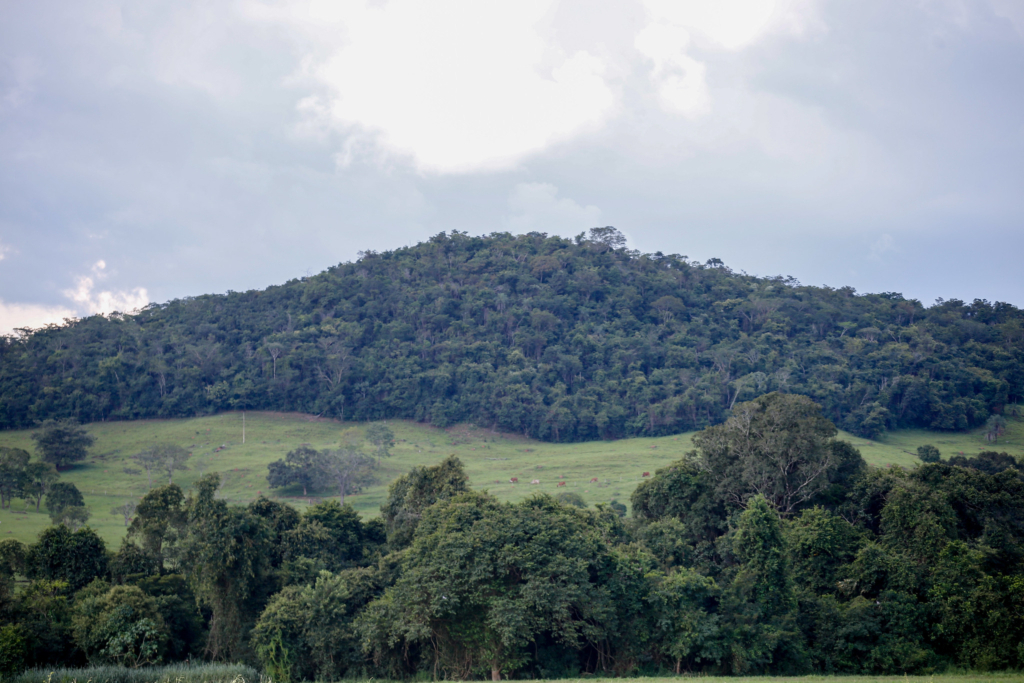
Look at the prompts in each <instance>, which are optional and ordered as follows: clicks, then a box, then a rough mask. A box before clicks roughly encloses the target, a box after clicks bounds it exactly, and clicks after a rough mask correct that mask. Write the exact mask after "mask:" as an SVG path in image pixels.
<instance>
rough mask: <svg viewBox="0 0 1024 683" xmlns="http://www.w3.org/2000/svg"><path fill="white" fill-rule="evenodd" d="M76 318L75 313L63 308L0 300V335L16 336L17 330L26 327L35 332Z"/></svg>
mask: <svg viewBox="0 0 1024 683" xmlns="http://www.w3.org/2000/svg"><path fill="white" fill-rule="evenodd" d="M74 317H75V312H74V311H72V310H71V309H68V308H63V307H61V306H41V305H38V304H16V303H10V304H9V303H7V302H5V301H3V300H0V334H14V332H15V330H17V329H21V328H26V327H27V328H31V329H33V330H35V329H38V328H40V327H46V326H47V325H49V324H51V323H60V322H63V320H64V318H74Z"/></svg>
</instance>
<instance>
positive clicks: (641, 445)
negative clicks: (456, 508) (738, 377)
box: [0, 412, 1024, 681]
mask: <svg viewBox="0 0 1024 683" xmlns="http://www.w3.org/2000/svg"><path fill="white" fill-rule="evenodd" d="M245 425H246V434H245V437H246V438H245V443H244V444H243V443H242V414H241V413H238V412H232V413H222V414H220V415H213V416H208V417H197V418H191V419H174V420H139V421H134V422H97V423H92V424H89V425H87V426H86V427H87V429H88V431H89V433H90V434H92V435H93V436H95V437H96V444H95V445H94V446H93V448H92V449H91V451H90V455H89V457H88V459H87V460H86V461H85V462H82V463H78V464H76V465H74V466H72V467H70V468H69V469H67V470H65V471H64V472H62V473H61V480H62V481H68V482H72V483H74V484H75V485H77V486H78V488H79V489H80V490H81V491H82V493H83V495H84V496H85V502H86V505H87V506H88V507H89V508H90V510H91V511H92V518H91V519H90V520H89V525H90V526H92V527H93V528H94V529H96V530H97V531H98V532H99V534H100V535H101V536H103V538H104V539H105V540H106V541H107V543H108V544H110V545H111V546H113V547H116V546H117V545H118V544H119V543H120V539H121V538H122V537H123V536H124V533H125V527H124V522H123V519H122V518H120V517H119V516H115V515H113V514H111V512H110V510H111V508H113V507H116V506H118V505H121V504H122V503H124V502H125V501H126V500H129V499H135V500H138V498H139V497H141V496H142V495H143V494H145V492H146V491H147V490H148V482H147V478H146V475H145V473H144V472H143V473H141V474H131V473H128V472H125V469H126V468H128V469H132V468H134V469H140V468H139V467H138V465H136V464H135V463H134V462H132V461H131V460H130V457H131V455H132V454H134V453H138V452H139V451H142V450H145V449H146V448H148V447H150V446H152V445H153V444H155V443H175V444H179V445H181V446H183V447H185V448H187V449H188V450H190V451H191V452H192V453H193V457H192V459H191V461H190V462H189V469H188V470H187V471H184V472H176V473H175V477H174V481H175V482H176V483H178V484H179V485H180V486H182V488H186V489H187V488H188V486H189V485H190V484H191V483H192V482H193V481H194V480H195V479H197V478H198V477H199V476H201V475H202V474H207V473H210V472H219V473H220V474H221V477H222V480H223V482H224V486H223V489H222V492H221V493H222V495H223V497H224V498H226V499H227V500H229V501H230V502H232V503H247V502H249V501H250V500H252V499H253V498H255V497H256V496H257V495H259V493H260V492H262V493H264V494H266V495H268V496H269V497H271V498H274V499H275V500H280V501H283V502H287V503H290V504H292V505H294V506H296V507H298V508H300V509H301V508H304V507H306V506H307V505H308V504H309V503H310V502H316V501H317V500H319V499H322V498H325V497H331V496H333V495H336V494H335V492H333V491H318V492H317V493H316V494H314V495H311V496H309V497H304V496H303V495H302V490H301V489H297V488H289V489H279V490H275V491H273V492H271V491H270V490H269V489H268V488H267V479H266V475H267V464H268V463H270V462H272V461H274V460H277V459H279V458H283V457H284V455H285V453H287V452H288V451H289V450H291V449H293V448H295V447H296V446H298V445H299V444H303V443H308V444H310V445H312V446H313V447H314V448H332V447H337V446H338V445H339V440H340V438H341V434H342V432H343V431H344V430H346V429H356V430H361V429H362V428H364V427H365V426H366V423H343V422H338V421H335V420H327V419H320V418H314V417H312V416H308V415H302V414H297V413H270V412H249V413H246V415H245ZM388 426H390V427H391V429H392V430H393V431H394V433H395V438H396V441H397V444H396V446H395V448H394V449H393V454H392V457H391V458H388V459H385V460H384V461H383V463H382V466H381V470H380V472H379V475H380V476H379V480H380V481H379V483H377V484H376V485H374V486H371V487H369V488H367V489H365V490H364V491H363V492H362V493H360V494H358V495H355V496H349V497H348V499H347V500H346V502H349V503H351V504H352V506H353V507H355V509H356V510H358V511H359V512H360V513H361V514H362V515H363V516H364V517H371V516H375V515H377V514H378V508H379V506H380V504H381V503H382V502H383V500H384V498H385V496H386V495H387V485H388V483H390V482H391V481H392V480H394V479H395V478H396V477H398V476H399V475H401V474H403V473H405V472H407V471H409V469H410V468H412V467H414V466H416V465H429V464H433V463H436V462H438V461H439V460H441V459H442V458H443V457H445V456H447V455H448V454H451V453H454V454H456V455H458V456H459V458H461V459H462V461H463V463H464V464H465V466H466V472H467V474H468V475H469V477H470V483H471V484H472V486H473V488H475V489H478V490H483V489H486V490H488V491H490V492H491V494H492V495H494V496H496V497H497V498H499V499H500V500H512V501H515V500H521V499H523V498H526V497H527V496H529V495H532V494H534V493H538V492H545V493H551V494H554V493H557V492H558V491H562V490H565V491H571V492H574V493H578V494H580V495H581V496H583V498H584V499H585V500H586V501H587V502H588V503H590V504H594V503H607V502H609V501H611V500H612V499H616V500H619V501H620V502H623V503H626V504H628V503H629V497H630V494H631V493H632V492H633V489H634V488H636V485H637V484H638V483H639V482H640V481H641V480H642V475H643V473H644V472H650V473H651V474H652V475H653V474H654V472H655V470H657V469H658V468H660V467H664V466H666V465H668V464H669V463H671V462H673V461H675V460H678V459H679V458H680V457H682V456H683V455H684V454H685V453H686V452H688V451H689V450H691V448H692V442H691V438H692V436H693V434H694V433H693V432H690V433H685V434H678V435H674V436H663V437H655V438H643V439H622V440H619V441H590V442H585V443H572V444H552V443H545V442H541V441H535V440H532V439H527V438H524V437H521V436H517V435H513V434H504V433H500V432H492V431H490V430H488V429H481V428H477V427H473V426H468V425H460V426H456V427H452V428H450V429H445V430H442V429H437V428H435V427H431V426H430V425H425V424H421V423H418V422H409V421H402V420H392V421H389V422H388ZM30 435H31V430H16V431H5V432H0V445H2V446H15V447H19V448H24V449H26V450H28V451H29V452H30V453H33V454H34V453H35V449H34V443H33V442H32V440H31V438H30ZM841 438H843V439H846V440H848V441H850V442H851V443H853V445H854V446H856V447H857V448H858V449H860V451H861V453H862V454H863V455H864V458H865V459H866V460H867V461H868V462H869V463H871V464H872V465H875V466H887V465H896V466H901V467H913V466H914V465H916V464H917V463H918V460H917V457H916V455H915V451H916V449H917V447H918V446H920V445H923V444H926V443H931V444H934V445H936V446H938V448H939V450H940V451H942V454H943V457H949V456H951V455H955V454H957V453H959V452H963V453H964V454H966V455H974V454H976V453H978V452H980V451H982V450H999V451H1007V452H1009V453H1011V454H1013V455H1018V456H1019V455H1022V454H1024V420H1021V419H1011V420H1009V425H1008V430H1007V433H1006V435H1005V436H1004V437H1001V438H1000V439H999V442H998V443H996V444H989V443H987V442H986V441H985V439H984V435H983V433H982V432H981V431H980V430H976V431H974V432H968V433H963V434H950V433H945V432H928V431H924V430H905V431H899V432H894V433H891V434H889V435H887V436H886V437H885V438H884V439H883V440H881V441H870V440H867V439H861V438H858V437H855V436H852V435H850V434H846V433H841ZM217 448H220V449H221V450H219V451H217V452H214V450H215V449H217ZM165 476H166V475H165ZM511 477H518V478H519V483H518V484H516V485H513V484H510V483H509V479H510V478H511ZM595 478H596V479H597V480H598V481H597V482H596V483H594V482H592V481H591V480H592V479H595ZM533 480H538V481H539V482H540V483H539V484H531V483H530V482H531V481H533ZM165 481H166V478H161V477H160V475H159V474H157V473H154V475H153V483H154V485H158V484H162V483H164V482H165ZM560 481H564V482H565V487H564V488H559V487H557V484H558V482H560ZM49 523H50V520H49V517H48V516H47V514H46V510H45V509H41V510H40V511H39V512H36V511H35V509H34V507H32V506H30V505H28V504H26V503H24V502H23V501H20V500H17V501H15V502H14V503H13V504H12V507H11V509H9V510H2V511H0V538H17V539H19V540H21V541H26V542H29V541H33V540H35V538H36V536H37V535H38V534H39V532H40V531H42V530H43V529H44V528H45V527H46V526H48V525H49ZM590 680H593V679H590ZM730 680H731V681H734V680H736V679H730ZM775 680H778V679H775ZM801 680H806V679H801ZM864 680H882V679H864Z"/></svg>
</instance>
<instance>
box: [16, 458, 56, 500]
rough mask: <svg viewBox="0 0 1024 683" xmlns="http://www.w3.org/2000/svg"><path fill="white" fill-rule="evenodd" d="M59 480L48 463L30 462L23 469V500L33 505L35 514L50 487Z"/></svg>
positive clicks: (54, 468) (54, 470)
mask: <svg viewBox="0 0 1024 683" xmlns="http://www.w3.org/2000/svg"><path fill="white" fill-rule="evenodd" d="M59 478H60V474H59V473H58V472H57V468H56V467H54V466H53V465H51V464H50V463H48V462H30V463H29V464H28V465H27V466H26V467H25V486H24V495H25V499H26V500H27V501H29V502H32V503H35V505H36V512H39V506H40V504H41V503H42V500H43V496H45V495H46V494H47V493H48V492H49V490H50V487H51V486H52V485H53V484H54V482H56V481H57V479H59Z"/></svg>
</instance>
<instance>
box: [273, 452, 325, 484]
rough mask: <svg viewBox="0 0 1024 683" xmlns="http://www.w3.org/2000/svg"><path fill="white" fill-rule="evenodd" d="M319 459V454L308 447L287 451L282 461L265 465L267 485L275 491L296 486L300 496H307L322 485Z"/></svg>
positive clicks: (322, 477) (322, 476)
mask: <svg viewBox="0 0 1024 683" xmlns="http://www.w3.org/2000/svg"><path fill="white" fill-rule="evenodd" d="M321 459H322V458H321V455H320V452H319V451H318V450H316V449H315V448H312V447H310V446H305V445H303V446H299V447H298V448H296V449H294V450H291V451H288V453H287V455H285V457H284V459H283V460H275V461H274V462H272V463H270V464H269V465H267V484H268V485H269V486H270V487H271V488H275V489H276V488H281V487H282V486H290V485H292V484H298V485H299V486H301V487H302V495H304V496H307V495H309V491H311V490H313V489H316V488H318V487H320V486H322V485H323V484H324V474H323V470H322V468H321V466H320V465H321Z"/></svg>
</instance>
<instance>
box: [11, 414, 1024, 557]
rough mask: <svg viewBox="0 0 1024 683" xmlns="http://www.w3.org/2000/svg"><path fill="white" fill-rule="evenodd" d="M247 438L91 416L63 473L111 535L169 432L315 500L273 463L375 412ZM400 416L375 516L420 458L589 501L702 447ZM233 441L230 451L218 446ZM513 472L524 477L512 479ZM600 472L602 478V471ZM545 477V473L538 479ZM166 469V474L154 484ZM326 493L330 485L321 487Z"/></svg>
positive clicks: (254, 423) (885, 448)
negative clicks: (544, 438) (551, 438)
mask: <svg viewBox="0 0 1024 683" xmlns="http://www.w3.org/2000/svg"><path fill="white" fill-rule="evenodd" d="M245 424H246V434H245V437H246V438H245V443H244V444H243V443H242V414H241V413H237V412H235V413H222V414H220V415H216V416H212V417H201V418H194V419H182V420H140V421H135V422H99V423H93V424H90V425H88V426H87V429H88V431H89V432H90V433H91V434H92V435H93V436H95V437H96V445H95V446H94V447H93V449H92V451H91V454H90V456H89V458H88V460H87V461H86V462H84V463H80V464H78V465H76V466H74V467H72V468H70V469H68V470H67V471H65V472H64V473H63V474H62V480H63V481H69V482H73V483H74V484H76V485H77V486H78V487H79V489H81V491H82V493H83V494H84V495H85V500H86V505H87V506H88V507H89V508H90V509H91V510H92V515H93V516H92V519H91V520H90V522H89V523H90V525H91V526H92V527H93V528H95V529H97V530H98V531H99V533H100V534H101V535H102V536H103V537H104V538H105V539H106V540H107V542H108V543H110V544H112V545H116V544H118V543H119V542H120V539H121V538H122V537H123V536H124V531H125V527H124V523H123V520H122V519H121V518H120V517H118V516H115V515H113V514H111V513H110V510H111V508H113V507H115V506H118V505H120V504H121V503H123V502H125V501H126V500H128V499H136V500H137V499H138V498H139V497H140V496H142V495H143V494H144V493H145V492H146V491H147V490H148V482H147V479H146V475H145V473H143V474H135V475H133V474H129V473H126V472H125V471H124V470H125V468H126V467H131V466H133V465H134V463H132V462H131V461H130V460H129V458H130V456H131V455H132V454H133V453H137V452H139V451H141V450H144V449H145V448H147V447H149V446H150V445H152V444H154V443H157V442H167V443H177V444H180V445H181V446H184V447H186V448H188V449H189V450H191V451H192V452H193V453H194V455H193V458H192V460H191V462H190V463H189V466H190V469H189V470H188V471H185V472H178V473H175V481H176V482H177V483H178V484H179V485H181V486H182V487H184V488H187V487H188V486H189V485H190V484H191V483H192V481H194V480H195V479H196V478H197V477H199V476H201V475H202V474H206V473H209V472H219V473H221V476H222V479H223V481H224V487H223V490H222V495H223V496H224V497H225V498H227V499H228V500H230V501H231V502H235V503H247V502H248V501H250V500H252V499H253V498H255V497H256V496H257V495H258V494H259V493H260V492H263V493H265V494H268V495H269V494H271V493H273V494H274V495H272V496H271V497H273V498H275V499H277V500H282V501H285V502H288V503H289V504H292V505H294V506H296V507H299V508H303V507H305V506H306V505H308V504H309V502H310V501H311V500H313V501H315V500H316V498H315V497H314V498H303V497H302V491H301V490H289V489H283V490H278V491H274V492H271V491H269V490H268V489H267V481H266V473H267V463H269V462H271V461H273V460H277V459H278V458H281V457H283V456H284V454H285V453H286V452H287V451H289V450H291V449H292V448H295V447H296V446H298V445H299V444H302V443H308V444H311V445H312V446H314V447H316V448H324V447H332V446H337V445H338V444H339V438H340V435H341V432H342V431H344V430H345V429H349V428H357V429H360V428H362V427H364V426H365V423H359V424H355V423H342V422H338V421H335V420H328V419H322V418H313V417H311V416H307V415H302V414H297V413H269V412H261V413H257V412H249V413H246V416H245ZM389 426H390V427H391V428H392V430H393V431H394V432H395V436H396V439H397V441H398V443H397V445H396V447H395V448H394V454H393V456H392V457H391V458H390V459H388V460H385V461H384V463H383V466H382V470H381V472H380V475H381V476H380V483H378V484H377V485H375V486H373V487H370V488H368V489H367V490H365V491H364V492H363V493H361V494H359V495H356V496H351V497H350V498H349V499H348V501H347V502H350V503H351V504H352V505H353V506H354V507H355V508H356V509H357V510H359V512H360V513H362V514H363V515H364V516H374V515H376V514H377V513H378V507H379V506H380V504H381V502H382V501H383V499H384V496H385V495H386V492H387V484H388V483H389V482H390V481H392V480H393V479H394V478H395V477H397V476H399V475H400V474H402V473H404V472H406V471H408V470H409V469H410V468H411V467H413V466H415V465H424V464H431V463H435V462H437V461H438V460H439V459H441V458H443V457H444V456H446V455H448V454H449V453H455V454H456V455H458V456H459V457H460V458H461V459H462V461H463V462H464V463H465V465H466V471H467V473H468V474H469V476H470V481H471V484H472V486H473V487H474V488H477V489H487V490H489V491H490V492H491V493H492V494H493V495H495V496H497V497H498V498H500V499H502V500H519V499H522V498H525V497H526V496H529V495H531V494H533V493H535V492H538V491H544V492H548V493H555V492H556V491H557V490H558V489H557V488H556V484H557V482H558V481H562V480H563V479H562V478H563V477H564V481H565V482H566V487H565V490H569V491H573V492H576V493H579V494H580V495H582V496H583V497H584V498H585V499H586V500H587V502H589V503H591V504H593V503H607V502H609V501H610V500H612V499H613V498H614V499H618V500H620V501H622V502H624V503H628V500H629V496H630V494H631V493H632V491H633V489H634V488H635V487H636V485H637V484H638V483H639V482H640V481H641V477H642V475H643V473H644V472H645V471H646V472H651V473H653V472H654V471H655V470H656V469H658V468H659V467H663V466H665V465H667V464H668V463H671V462H672V461H674V460H676V459H678V458H680V457H681V456H682V455H683V454H684V453H686V452H687V451H689V450H690V449H691V447H692V444H691V436H692V434H693V433H692V432H691V433H686V434H680V435H676V436H665V437H656V438H637V439H622V440H618V441H591V442H586V443H573V444H556V443H548V442H541V441H535V440H532V439H527V438H524V437H521V436H516V435H510V434H503V433H499V432H493V431H489V430H484V429H478V428H476V427H470V426H465V425H460V426H456V427H452V428H449V429H446V430H442V429H438V428H435V427H432V426H430V425H426V424H422V423H417V422H407V421H392V422H389ZM30 434H31V431H30V430H18V431H4V432H0V445H3V446H16V447H20V448H25V449H26V450H28V451H29V452H32V451H33V442H32V440H31V438H30ZM842 438H845V439H847V440H849V441H850V442H851V443H853V444H854V445H855V446H856V447H857V448H859V449H860V451H861V453H862V454H863V455H864V457H865V459H866V460H867V461H868V462H869V463H871V464H873V465H876V466H885V465H898V466H902V467H912V466H913V465H915V464H916V463H917V458H916V456H915V455H914V452H915V451H916V449H917V447H918V446H920V445H922V444H925V443H932V444H935V445H936V446H938V447H939V449H940V450H941V451H942V453H943V455H944V456H949V455H954V454H956V453H958V452H964V453H965V454H967V455H973V454H975V453H977V452H979V451H981V450H990V449H997V450H1000V451H1003V450H1005V451H1007V452H1010V453H1012V454H1014V455H1024V421H1021V420H1012V421H1011V422H1010V425H1009V429H1008V431H1007V434H1006V436H1005V437H1003V438H1001V439H1000V441H999V443H997V444H994V445H990V444H987V443H986V442H985V441H984V439H983V436H982V434H981V431H980V430H979V431H976V432H972V433H963V434H948V433H937V432H928V431H924V430H906V431H898V432H894V433H890V434H889V435H888V436H887V437H886V438H885V439H884V440H882V441H870V440H867V439H861V438H858V437H855V436H853V435H850V434H846V433H843V434H842ZM218 447H224V448H223V449H222V450H220V451H219V452H214V449H216V448H218ZM510 477H518V478H519V481H520V483H519V484H518V485H512V484H510V483H509V478H510ZM593 478H597V479H598V482H597V483H596V484H595V483H592V482H591V479H593ZM534 479H537V480H539V481H540V484H530V483H529V482H530V481H532V480H534ZM158 483H162V480H161V479H159V478H158V476H157V475H154V484H158ZM319 495H321V496H322V495H327V492H320V494H319ZM48 524H49V517H48V516H47V515H46V511H45V510H41V511H40V512H38V513H37V512H36V511H35V510H34V508H32V507H31V506H29V505H27V504H25V503H24V502H22V501H16V502H14V504H13V506H12V508H11V509H10V510H3V511H0V536H2V537H4V538H17V539H19V540H22V541H31V540H34V539H35V537H36V535H37V534H38V533H39V531H41V530H42V529H43V528H45V527H46V526H47V525H48Z"/></svg>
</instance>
